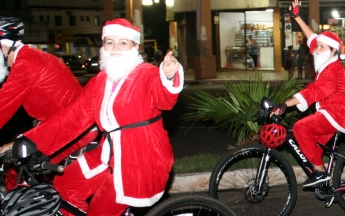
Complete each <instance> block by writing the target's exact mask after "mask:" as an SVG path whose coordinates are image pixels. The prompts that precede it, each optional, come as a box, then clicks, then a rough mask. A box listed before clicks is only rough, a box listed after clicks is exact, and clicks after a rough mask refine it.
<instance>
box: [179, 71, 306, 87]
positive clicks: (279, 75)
mask: <svg viewBox="0 0 345 216" xmlns="http://www.w3.org/2000/svg"><path fill="white" fill-rule="evenodd" d="M256 73H261V74H262V77H263V80H264V81H283V80H285V79H287V76H288V72H287V71H285V70H281V71H272V70H260V69H256V70H253V69H248V70H245V69H229V70H228V71H220V72H217V78H213V79H203V80H196V79H194V72H193V69H192V68H188V69H187V70H186V71H185V83H186V84H188V83H223V82H226V81H231V80H238V79H249V78H250V77H252V76H254V75H255V74H256ZM294 75H295V76H297V69H296V70H295V73H294ZM303 76H304V72H303ZM311 81H312V80H307V79H303V80H300V82H311Z"/></svg>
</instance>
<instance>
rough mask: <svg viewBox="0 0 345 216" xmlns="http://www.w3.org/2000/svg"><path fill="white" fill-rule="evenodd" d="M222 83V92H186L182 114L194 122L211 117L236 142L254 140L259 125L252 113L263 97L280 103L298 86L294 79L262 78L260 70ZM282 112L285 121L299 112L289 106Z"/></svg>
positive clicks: (293, 117) (288, 121)
mask: <svg viewBox="0 0 345 216" xmlns="http://www.w3.org/2000/svg"><path fill="white" fill-rule="evenodd" d="M224 85H225V88H226V93H225V94H224V95H212V94H210V93H208V92H206V91H204V90H195V92H194V94H192V95H191V96H189V98H190V100H191V103H190V105H189V109H190V110H191V112H189V113H187V114H185V115H184V116H183V118H184V119H185V120H189V121H191V120H192V121H193V122H194V123H198V122H199V123H202V122H206V121H208V122H209V121H211V122H213V123H214V124H215V125H216V126H217V127H222V128H226V129H229V131H230V132H231V133H232V135H233V137H234V139H235V140H234V141H235V144H237V145H240V144H243V143H246V142H248V141H250V142H252V141H254V140H257V138H258V132H259V129H260V125H258V123H257V122H255V120H256V118H255V115H256V113H257V111H258V108H259V106H260V101H261V99H262V98H263V97H268V98H270V99H272V100H273V101H275V102H277V103H281V102H284V101H285V100H287V99H288V98H291V97H292V96H293V94H295V93H296V92H298V91H299V90H300V89H301V88H302V85H301V84H299V83H297V82H296V79H291V80H288V79H286V80H284V81H283V82H282V83H277V82H274V83H273V84H272V83H271V82H269V81H267V82H265V81H263V77H262V74H261V73H257V74H255V75H253V76H252V77H250V78H249V79H246V80H244V79H238V81H236V82H231V83H230V82H227V83H225V84H224ZM285 115H286V117H284V120H285V122H286V123H288V124H292V123H294V122H295V121H296V120H297V119H298V117H299V116H298V115H299V112H298V111H297V110H290V111H289V112H287V113H286V114H285Z"/></svg>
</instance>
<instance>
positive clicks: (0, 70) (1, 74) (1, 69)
mask: <svg viewBox="0 0 345 216" xmlns="http://www.w3.org/2000/svg"><path fill="white" fill-rule="evenodd" d="M7 75H8V67H7V66H5V65H4V54H3V53H2V50H1V49H0V83H2V82H3V81H4V80H5V78H6V77H7Z"/></svg>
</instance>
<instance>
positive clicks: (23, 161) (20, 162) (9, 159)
mask: <svg viewBox="0 0 345 216" xmlns="http://www.w3.org/2000/svg"><path fill="white" fill-rule="evenodd" d="M42 155H43V154H42V152H40V151H37V152H35V153H32V154H30V155H28V156H27V157H25V158H20V159H17V160H16V159H14V158H13V156H12V150H11V149H10V150H8V151H6V152H3V153H0V159H5V160H6V163H11V164H12V163H13V164H14V165H15V166H18V167H21V166H25V165H27V166H30V167H32V168H33V169H37V168H38V167H40V168H41V169H44V170H49V171H54V172H63V171H64V169H65V168H64V167H63V166H62V165H59V164H52V163H49V162H46V161H40V160H37V159H38V158H39V157H40V156H42ZM30 162H34V163H30Z"/></svg>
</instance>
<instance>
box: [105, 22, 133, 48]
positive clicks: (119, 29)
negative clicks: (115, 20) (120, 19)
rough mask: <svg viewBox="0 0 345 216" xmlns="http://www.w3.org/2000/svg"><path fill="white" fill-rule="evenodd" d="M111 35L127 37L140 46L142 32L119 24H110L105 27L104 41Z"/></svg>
mask: <svg viewBox="0 0 345 216" xmlns="http://www.w3.org/2000/svg"><path fill="white" fill-rule="evenodd" d="M109 35H117V36H121V37H125V38H128V39H131V40H132V41H134V42H135V43H137V44H140V32H138V31H136V30H134V29H131V28H127V27H124V26H122V25H119V24H110V25H106V26H104V27H103V33H102V40H103V39H104V38H105V37H106V36H109Z"/></svg>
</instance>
